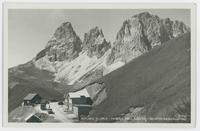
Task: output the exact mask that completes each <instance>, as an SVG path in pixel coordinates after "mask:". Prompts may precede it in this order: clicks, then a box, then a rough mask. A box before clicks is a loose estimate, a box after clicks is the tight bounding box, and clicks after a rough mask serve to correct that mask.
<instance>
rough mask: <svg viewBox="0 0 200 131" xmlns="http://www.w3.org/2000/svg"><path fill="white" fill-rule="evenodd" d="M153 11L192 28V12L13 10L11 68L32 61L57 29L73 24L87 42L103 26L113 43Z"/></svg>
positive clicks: (171, 10) (9, 29)
mask: <svg viewBox="0 0 200 131" xmlns="http://www.w3.org/2000/svg"><path fill="white" fill-rule="evenodd" d="M144 11H149V13H151V14H155V15H158V16H159V17H160V18H166V17H169V18H171V19H172V20H180V21H183V22H184V23H185V24H186V25H188V26H190V12H189V10H180V9H179V10H173V9H170V10H124V9H120V10H77V9H76V10H75V9H74V10H47V9H45V10H38V9H26V10H23V9H19V10H9V14H8V41H9V43H8V44H9V45H8V51H9V56H8V58H9V60H8V66H9V67H12V66H16V65H19V64H23V63H25V62H28V61H29V60H31V59H32V58H33V57H35V55H36V54H37V53H38V52H39V51H41V50H42V49H43V48H44V46H45V45H46V43H47V41H48V40H49V39H50V38H51V37H52V35H53V33H54V32H55V30H56V28H57V27H59V26H60V25H61V24H62V23H63V22H66V21H69V22H71V23H72V26H73V28H74V30H75V32H76V33H77V35H79V37H80V38H81V39H83V35H84V33H86V32H88V31H89V30H90V29H91V28H93V27H95V26H99V27H100V28H102V30H103V33H104V36H105V37H106V39H107V40H108V41H111V42H113V41H114V40H115V38H116V34H117V32H118V31H119V29H120V27H121V26H122V23H123V21H124V20H126V19H128V18H130V17H131V16H133V15H135V14H137V13H141V12H144Z"/></svg>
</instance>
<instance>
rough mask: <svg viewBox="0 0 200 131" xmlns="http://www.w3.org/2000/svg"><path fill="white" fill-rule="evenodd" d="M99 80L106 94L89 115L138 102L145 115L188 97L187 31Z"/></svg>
mask: <svg viewBox="0 0 200 131" xmlns="http://www.w3.org/2000/svg"><path fill="white" fill-rule="evenodd" d="M101 81H103V82H104V83H105V86H106V89H107V90H106V91H107V96H108V97H107V99H106V100H105V101H103V102H102V103H101V104H100V105H98V106H97V107H95V108H94V110H93V113H92V116H117V115H119V114H121V113H124V112H127V111H128V109H129V108H130V107H141V106H142V107H145V109H146V115H149V116H156V115H159V114H163V113H164V112H167V110H168V109H170V107H173V105H175V104H176V103H178V102H180V101H181V100H185V99H189V100H190V34H185V35H183V36H182V37H179V38H176V39H173V40H170V41H168V42H166V43H164V44H163V45H162V46H160V47H156V48H154V49H153V50H152V51H150V52H148V53H146V54H144V55H142V56H140V57H138V58H137V59H134V60H133V61H131V62H130V63H128V64H127V65H125V66H123V67H122V68H120V69H118V70H116V71H113V72H111V73H110V74H108V75H107V76H105V77H104V78H103V79H101Z"/></svg>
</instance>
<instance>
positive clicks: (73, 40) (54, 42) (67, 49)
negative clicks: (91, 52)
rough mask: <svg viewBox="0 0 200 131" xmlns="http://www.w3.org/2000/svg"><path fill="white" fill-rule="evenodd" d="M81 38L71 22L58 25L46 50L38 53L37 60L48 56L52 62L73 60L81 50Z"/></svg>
mask: <svg viewBox="0 0 200 131" xmlns="http://www.w3.org/2000/svg"><path fill="white" fill-rule="evenodd" d="M81 45H82V41H81V39H80V38H79V37H78V36H77V35H76V33H75V31H74V30H73V27H72V25H71V23H70V22H65V23H63V24H62V25H61V26H60V27H58V28H57V29H56V31H55V33H54V35H53V37H52V38H51V39H50V40H49V41H48V43H47V45H46V47H45V49H44V50H42V51H41V52H40V53H38V54H37V56H36V60H38V59H39V58H41V57H43V56H45V55H46V56H48V59H49V61H50V62H53V61H64V60H67V61H71V60H72V59H74V58H76V57H77V56H78V54H79V52H81Z"/></svg>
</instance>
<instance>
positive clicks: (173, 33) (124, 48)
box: [107, 12, 189, 63]
mask: <svg viewBox="0 0 200 131" xmlns="http://www.w3.org/2000/svg"><path fill="white" fill-rule="evenodd" d="M187 32H189V29H188V28H187V26H186V25H185V24H184V23H183V22H180V21H172V20H170V19H169V18H165V19H161V18H159V17H158V16H157V15H152V14H150V13H149V12H142V13H139V14H137V15H134V16H132V17H131V18H130V19H128V20H125V21H124V22H123V24H122V27H121V28H120V30H119V32H118V33H117V37H116V40H115V42H114V47H113V48H112V54H111V55H110V57H109V58H108V62H107V63H112V62H116V60H117V61H123V62H129V61H130V60H132V59H134V58H136V57H138V56H140V55H141V54H143V53H145V52H147V51H149V50H150V49H151V48H154V47H155V46H157V45H161V44H162V43H164V42H165V41H168V40H170V39H173V38H174V37H178V36H180V35H182V34H184V33H187Z"/></svg>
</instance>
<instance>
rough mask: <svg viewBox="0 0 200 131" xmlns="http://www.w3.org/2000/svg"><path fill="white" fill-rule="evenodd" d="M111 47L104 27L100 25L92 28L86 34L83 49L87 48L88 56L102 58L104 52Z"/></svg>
mask: <svg viewBox="0 0 200 131" xmlns="http://www.w3.org/2000/svg"><path fill="white" fill-rule="evenodd" d="M110 48H111V45H110V43H109V42H107V41H106V39H105V38H104V35H103V31H102V29H99V28H98V27H95V28H92V29H91V30H90V31H89V32H88V33H85V35H84V41H83V50H86V51H87V52H88V53H87V54H88V56H90V57H92V56H94V55H95V56H97V58H100V57H101V56H103V55H104V53H105V52H106V51H107V50H108V49H110Z"/></svg>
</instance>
